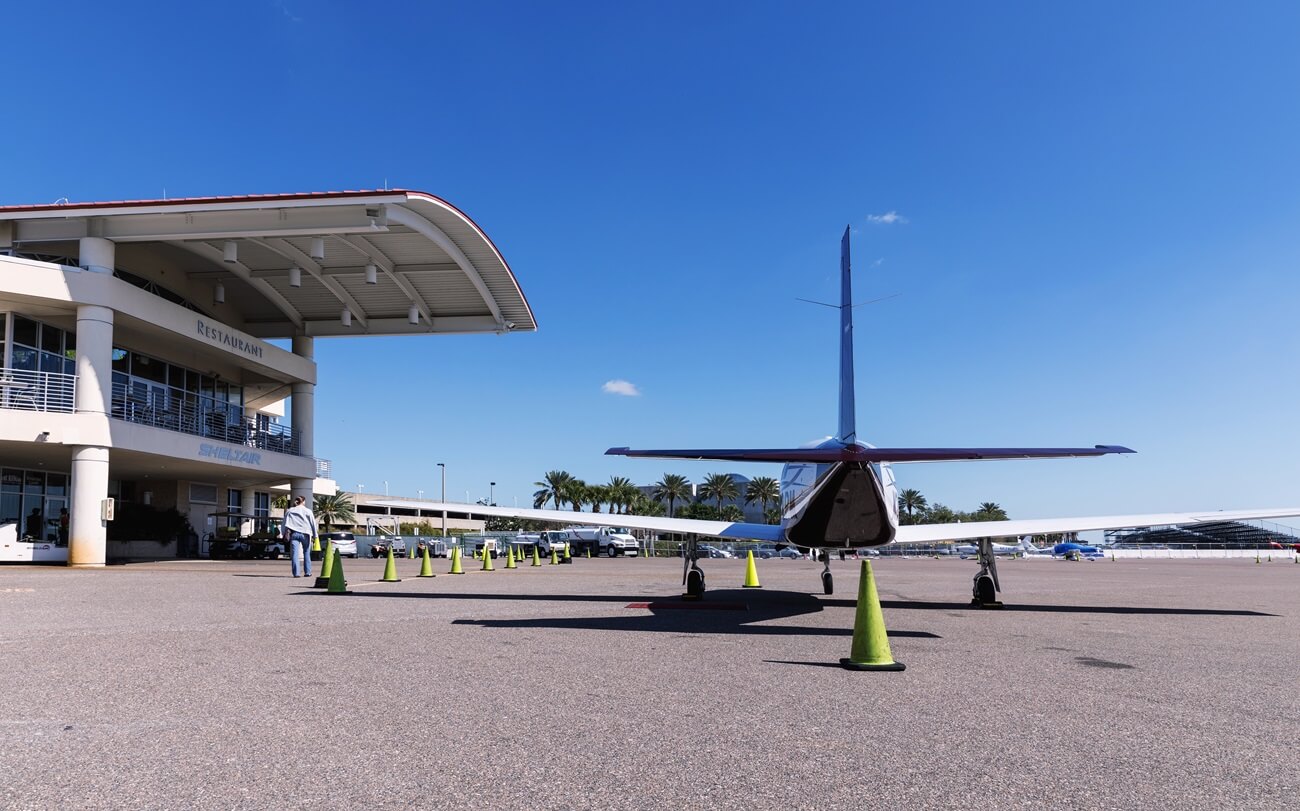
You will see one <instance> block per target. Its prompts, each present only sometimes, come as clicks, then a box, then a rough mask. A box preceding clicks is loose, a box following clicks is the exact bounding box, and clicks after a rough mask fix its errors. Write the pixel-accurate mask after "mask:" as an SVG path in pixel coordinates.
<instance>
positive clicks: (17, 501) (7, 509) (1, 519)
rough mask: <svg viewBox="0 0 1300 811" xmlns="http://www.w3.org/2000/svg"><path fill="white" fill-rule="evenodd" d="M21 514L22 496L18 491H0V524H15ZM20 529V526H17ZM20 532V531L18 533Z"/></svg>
mask: <svg viewBox="0 0 1300 811" xmlns="http://www.w3.org/2000/svg"><path fill="white" fill-rule="evenodd" d="M22 514H23V497H22V496H21V495H19V494H18V493H0V524H17V523H18V518H19V517H20V516H21V515H22ZM19 529H20V530H21V529H22V527H19ZM20 534H21V533H20Z"/></svg>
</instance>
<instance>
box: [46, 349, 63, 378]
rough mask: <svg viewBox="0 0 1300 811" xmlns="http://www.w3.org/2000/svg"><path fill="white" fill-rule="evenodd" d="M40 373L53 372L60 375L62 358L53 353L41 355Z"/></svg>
mask: <svg viewBox="0 0 1300 811" xmlns="http://www.w3.org/2000/svg"><path fill="white" fill-rule="evenodd" d="M41 371H42V372H54V373H55V374H60V373H62V372H63V356H62V355H56V354H54V353H53V352H42V353H41Z"/></svg>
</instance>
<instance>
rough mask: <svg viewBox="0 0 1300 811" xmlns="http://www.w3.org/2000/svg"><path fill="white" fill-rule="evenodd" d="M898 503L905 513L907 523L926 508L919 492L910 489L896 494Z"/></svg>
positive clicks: (925, 503)
mask: <svg viewBox="0 0 1300 811" xmlns="http://www.w3.org/2000/svg"><path fill="white" fill-rule="evenodd" d="M898 503H899V505H900V506H901V507H902V508H903V509H904V510H906V511H907V520H908V521H909V522H911V521H913V520H914V519H915V518H916V513H917V512H919V511H921V510H924V509H925V508H926V506H928V503H927V502H926V500H925V496H923V495H921V491H920V490H913V489H911V488H909V489H907V490H904V491H903V492H901V493H899V494H898Z"/></svg>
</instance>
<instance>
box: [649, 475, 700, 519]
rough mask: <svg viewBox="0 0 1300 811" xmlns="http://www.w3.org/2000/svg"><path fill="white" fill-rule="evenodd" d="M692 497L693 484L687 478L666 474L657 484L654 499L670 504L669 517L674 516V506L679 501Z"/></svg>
mask: <svg viewBox="0 0 1300 811" xmlns="http://www.w3.org/2000/svg"><path fill="white" fill-rule="evenodd" d="M690 497H691V482H690V479H687V478H686V477H685V476H681V475H678V474H676V473H665V474H664V477H663V478H662V479H660V480H659V481H657V482H655V489H654V499H655V501H665V500H667V502H668V517H669V518H671V517H672V516H673V504H674V503H676V501H677V499H679V498H682V499H685V498H690Z"/></svg>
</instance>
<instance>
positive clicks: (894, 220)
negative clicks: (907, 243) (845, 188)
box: [867, 211, 907, 225]
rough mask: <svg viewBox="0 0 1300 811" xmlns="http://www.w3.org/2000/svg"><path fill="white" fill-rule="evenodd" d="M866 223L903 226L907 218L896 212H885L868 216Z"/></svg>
mask: <svg viewBox="0 0 1300 811" xmlns="http://www.w3.org/2000/svg"><path fill="white" fill-rule="evenodd" d="M867 222H869V223H872V224H874V225H895V224H897V225H905V224H906V223H907V218H906V217H904V216H903V215H902V214H899V213H898V212H897V211H886V212H885V213H884V214H868V215H867Z"/></svg>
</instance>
